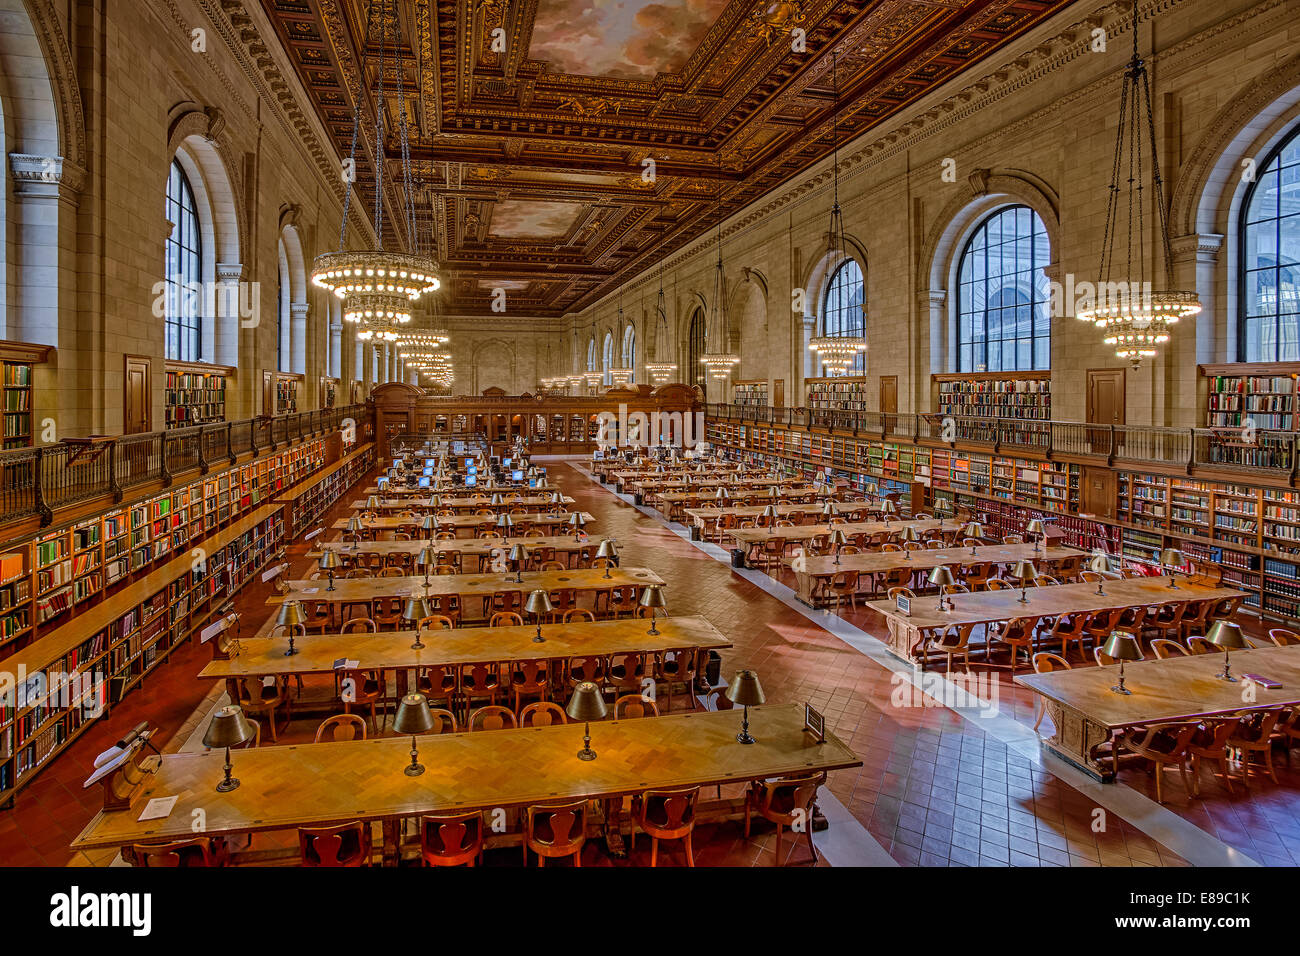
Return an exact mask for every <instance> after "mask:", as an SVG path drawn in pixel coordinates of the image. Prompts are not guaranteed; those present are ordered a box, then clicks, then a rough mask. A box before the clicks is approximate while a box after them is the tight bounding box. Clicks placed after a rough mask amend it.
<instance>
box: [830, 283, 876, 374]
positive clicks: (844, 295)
mask: <svg viewBox="0 0 1300 956" xmlns="http://www.w3.org/2000/svg"><path fill="white" fill-rule="evenodd" d="M822 334H823V335H854V336H865V335H866V334H867V330H866V321H865V317H864V316H863V314H862V267H861V266H859V265H858V261H857V260H856V259H853V258H849V259H845V260H844V262H843V263H841V264H840V266H839V268H838V269H836V270H835V274H834V275H833V276H831V281H830V282H829V283H828V284H827V286H826V295H825V297H824V298H823V299H822ZM866 372H867V357H866V355H865V354H864V353H862V352H859V353H858V357H857V358H856V359H854V360H853V364H852V365H850V366H849V369H848V372H847V373H846V374H848V375H865V374H866Z"/></svg>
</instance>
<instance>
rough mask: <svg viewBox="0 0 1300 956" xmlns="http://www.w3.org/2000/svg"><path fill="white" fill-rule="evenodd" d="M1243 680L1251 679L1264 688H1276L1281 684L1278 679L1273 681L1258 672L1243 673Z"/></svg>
mask: <svg viewBox="0 0 1300 956" xmlns="http://www.w3.org/2000/svg"><path fill="white" fill-rule="evenodd" d="M1242 678H1243V679H1244V680H1248V681H1251V682H1253V683H1256V684H1258V685H1259V686H1260V687H1263V688H1264V689H1265V690H1277V689H1278V688H1279V687H1281V686H1282V684H1281V682H1280V681H1275V680H1273V679H1272V678H1269V677H1261V676H1260V675H1259V674H1243V675H1242Z"/></svg>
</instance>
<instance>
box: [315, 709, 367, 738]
mask: <svg viewBox="0 0 1300 956" xmlns="http://www.w3.org/2000/svg"><path fill="white" fill-rule="evenodd" d="M326 733H328V734H329V739H330V740H365V739H366V722H365V721H364V720H362V719H361V718H360V717H358V716H357V715H356V714H335V715H334V716H333V717H327V718H325V720H323V721H321V725H320V726H319V727H317V728H316V740H315V742H316V743H320V742H321V740H322V739H323V738H324V737H325V735H326Z"/></svg>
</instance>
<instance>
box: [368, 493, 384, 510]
mask: <svg viewBox="0 0 1300 956" xmlns="http://www.w3.org/2000/svg"><path fill="white" fill-rule="evenodd" d="M382 507H383V502H381V501H380V500H379V496H378V495H371V496H370V497H369V498H367V499H366V510H367V511H378V510H379V509H380V508H382Z"/></svg>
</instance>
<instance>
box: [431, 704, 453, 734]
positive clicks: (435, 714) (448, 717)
mask: <svg viewBox="0 0 1300 956" xmlns="http://www.w3.org/2000/svg"><path fill="white" fill-rule="evenodd" d="M429 716H430V717H432V718H433V720H434V723H435V726H434V729H433V730H430V731H427V732H426V733H429V734H454V733H456V732H457V731H458V730H459V725H458V724H457V722H456V715H455V714H454V713H452V712H451V711H450V710H447V709H446V708H444V707H430V708H429Z"/></svg>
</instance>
